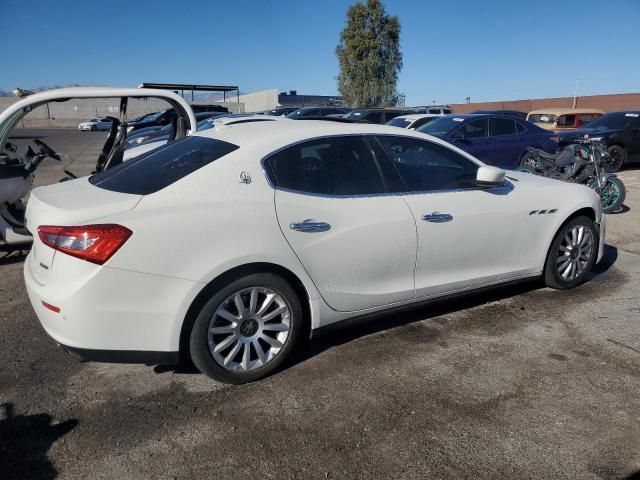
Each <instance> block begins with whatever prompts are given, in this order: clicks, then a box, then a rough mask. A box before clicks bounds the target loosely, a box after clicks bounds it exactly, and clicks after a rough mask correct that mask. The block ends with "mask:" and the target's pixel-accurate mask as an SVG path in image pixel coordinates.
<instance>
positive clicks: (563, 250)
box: [556, 225, 594, 281]
mask: <svg viewBox="0 0 640 480" xmlns="http://www.w3.org/2000/svg"><path fill="white" fill-rule="evenodd" d="M593 245H594V239H593V234H592V233H591V230H589V229H588V228H587V227H585V226H584V225H576V226H574V227H573V228H572V229H571V230H569V231H568V232H567V233H566V234H565V236H564V237H563V239H562V241H561V242H560V246H559V247H558V253H557V256H556V268H557V270H558V275H560V277H562V279H563V280H566V281H572V280H575V279H576V278H578V277H579V276H580V275H581V274H582V273H583V272H584V271H585V269H586V268H587V266H588V265H589V262H590V261H591V256H592V255H593Z"/></svg>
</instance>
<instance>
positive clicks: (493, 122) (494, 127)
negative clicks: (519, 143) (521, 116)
mask: <svg viewBox="0 0 640 480" xmlns="http://www.w3.org/2000/svg"><path fill="white" fill-rule="evenodd" d="M489 128H490V129H491V136H492V137H495V136H499V135H514V134H515V133H516V122H515V121H513V120H510V119H508V118H491V119H490V120H489Z"/></svg>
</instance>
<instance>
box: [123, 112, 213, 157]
mask: <svg viewBox="0 0 640 480" xmlns="http://www.w3.org/2000/svg"><path fill="white" fill-rule="evenodd" d="M223 115H225V114H224V113H220V112H198V113H194V116H195V118H196V121H197V122H198V125H200V122H201V121H202V120H207V119H213V118H216V117H220V116H223ZM173 128H174V127H173V123H169V124H168V125H165V126H163V127H161V126H159V125H156V126H153V127H145V128H141V129H139V130H136V131H134V132H132V133H131V134H130V135H127V141H126V143H125V150H128V149H129V148H133V147H137V146H139V145H144V144H146V143H150V142H159V141H163V140H164V142H163V143H162V145H164V143H166V142H167V141H168V140H169V139H170V138H173ZM158 146H159V145H158Z"/></svg>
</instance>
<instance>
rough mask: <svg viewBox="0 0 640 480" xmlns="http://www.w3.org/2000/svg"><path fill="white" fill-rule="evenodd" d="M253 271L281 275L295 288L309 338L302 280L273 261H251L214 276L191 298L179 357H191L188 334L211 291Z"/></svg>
mask: <svg viewBox="0 0 640 480" xmlns="http://www.w3.org/2000/svg"><path fill="white" fill-rule="evenodd" d="M255 273H275V274H277V275H280V276H281V277H283V278H284V279H285V280H286V281H287V282H289V284H290V285H291V287H292V288H293V289H294V290H295V292H296V294H297V295H298V298H299V299H300V304H301V305H302V310H303V314H304V325H305V328H306V329H307V331H305V332H304V334H303V338H305V337H306V338H309V336H310V334H311V306H310V298H311V297H310V295H309V292H308V291H307V288H306V287H305V286H304V283H303V282H302V280H301V279H300V278H299V277H298V276H297V275H296V274H295V273H293V272H292V271H291V270H289V269H288V268H286V267H283V266H281V265H277V264H275V263H269V262H253V263H246V264H243V265H238V266H236V267H233V268H231V269H229V270H227V271H225V272H224V273H221V274H220V275H218V276H217V277H216V278H214V279H213V280H211V281H210V282H209V283H207V284H206V285H205V286H204V287H203V288H202V289H201V290H200V292H198V294H197V295H196V297H195V298H194V299H193V301H192V302H191V304H190V305H189V308H188V309H187V313H186V314H185V316H184V319H183V321H182V326H181V328H180V343H179V348H180V358H181V360H182V361H184V362H190V361H191V358H190V355H189V335H190V333H191V328H192V327H193V324H194V322H195V320H196V317H197V316H198V312H199V311H200V309H201V308H202V307H203V306H204V304H205V303H206V301H207V298H209V296H210V295H211V293H212V292H215V291H216V290H218V289H220V288H222V287H223V286H224V285H227V284H228V283H230V282H232V281H234V280H237V279H238V278H242V277H245V276H247V275H251V274H255Z"/></svg>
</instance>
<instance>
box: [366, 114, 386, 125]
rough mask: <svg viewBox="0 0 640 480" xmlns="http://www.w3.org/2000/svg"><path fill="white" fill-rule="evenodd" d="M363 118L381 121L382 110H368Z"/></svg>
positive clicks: (369, 120) (368, 120)
mask: <svg viewBox="0 0 640 480" xmlns="http://www.w3.org/2000/svg"><path fill="white" fill-rule="evenodd" d="M364 119H365V120H366V121H367V122H371V123H382V112H370V113H368V114H367V116H366V117H364Z"/></svg>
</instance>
